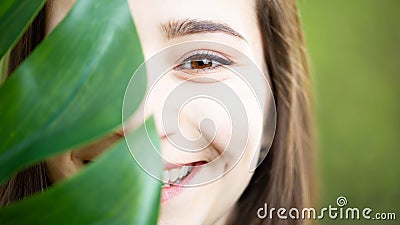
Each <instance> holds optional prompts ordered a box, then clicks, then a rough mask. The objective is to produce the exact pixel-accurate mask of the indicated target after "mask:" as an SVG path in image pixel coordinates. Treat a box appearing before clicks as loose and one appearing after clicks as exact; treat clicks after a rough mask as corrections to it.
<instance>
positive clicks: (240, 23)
mask: <svg viewBox="0 0 400 225" xmlns="http://www.w3.org/2000/svg"><path fill="white" fill-rule="evenodd" d="M129 4H130V8H131V12H132V14H133V17H134V20H135V23H136V26H137V28H138V31H139V34H140V36H141V39H142V41H143V42H144V43H143V44H145V45H146V44H147V43H146V40H149V41H150V40H151V41H152V43H151V45H152V46H153V47H154V48H158V49H160V48H163V47H166V44H167V40H166V38H165V35H164V34H163V29H162V25H163V24H168V23H170V22H171V21H176V20H186V19H193V20H207V21H215V22H217V23H221V24H224V25H227V26H229V27H230V28H232V29H233V30H234V31H236V32H238V33H239V34H240V35H242V36H243V37H244V38H245V39H246V40H248V41H249V42H255V41H257V40H254V39H255V38H257V37H258V25H257V17H256V12H255V6H254V1H252V0H218V1H215V0H202V1H194V0H166V1H160V0H129ZM208 37H210V36H208ZM196 38H197V39H207V36H206V35H202V36H200V35H197V36H196ZM208 40H209V39H208ZM172 42H173V41H172ZM169 44H171V41H170V43H169ZM154 50H155V49H154ZM151 52H152V51H151Z"/></svg>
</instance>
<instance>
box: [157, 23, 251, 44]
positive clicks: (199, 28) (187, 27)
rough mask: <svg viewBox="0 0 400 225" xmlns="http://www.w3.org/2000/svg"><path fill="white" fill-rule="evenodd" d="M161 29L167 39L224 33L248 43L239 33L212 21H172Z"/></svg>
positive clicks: (162, 25)
mask: <svg viewBox="0 0 400 225" xmlns="http://www.w3.org/2000/svg"><path fill="white" fill-rule="evenodd" d="M161 29H162V30H163V32H164V34H165V36H166V38H167V39H173V38H178V37H183V36H188V35H192V34H199V33H224V34H228V35H230V36H234V37H238V38H240V39H243V40H245V41H246V39H245V38H244V37H243V36H242V35H241V34H240V33H239V32H237V31H235V30H234V29H233V28H231V27H229V26H228V25H226V24H223V23H219V22H215V21H211V20H197V19H185V20H172V21H169V22H167V23H164V24H161Z"/></svg>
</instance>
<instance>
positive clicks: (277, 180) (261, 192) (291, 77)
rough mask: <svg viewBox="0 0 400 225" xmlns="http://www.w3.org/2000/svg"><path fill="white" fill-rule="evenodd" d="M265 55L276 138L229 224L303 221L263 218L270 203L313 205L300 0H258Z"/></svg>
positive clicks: (311, 146)
mask: <svg viewBox="0 0 400 225" xmlns="http://www.w3.org/2000/svg"><path fill="white" fill-rule="evenodd" d="M256 12H257V16H258V21H259V27H260V30H261V33H262V36H263V38H262V39H263V45H264V54H265V59H266V64H267V69H268V73H269V75H270V77H271V83H272V89H273V92H274V97H275V104H276V107H277V127H276V133H275V138H274V141H273V144H272V146H271V148H270V151H269V153H268V155H267V157H266V159H265V160H264V161H263V162H262V164H261V165H260V166H259V167H258V168H257V169H256V171H255V174H254V176H253V178H252V179H251V181H250V183H249V185H248V186H247V188H246V190H245V191H244V193H243V194H242V196H241V197H240V199H239V201H238V202H237V205H236V207H235V209H234V212H233V214H232V216H231V218H230V221H229V222H228V224H230V225H240V224H305V223H307V221H304V220H290V219H288V220H279V219H278V218H276V216H275V218H273V219H272V220H271V219H268V218H266V219H264V220H260V219H259V218H258V217H257V214H256V213H257V209H258V208H260V207H263V206H264V203H267V204H268V206H269V207H270V208H271V207H275V208H280V207H284V208H286V209H290V208H292V207H296V208H297V209H299V210H301V208H303V207H309V205H310V204H311V200H312V199H311V192H312V186H313V185H312V178H313V132H312V130H313V129H312V127H313V125H312V124H313V122H312V119H311V118H312V117H311V100H310V99H311V93H310V77H309V72H308V67H307V57H306V51H305V45H304V39H303V33H302V29H301V22H300V16H299V12H298V9H297V4H296V0H285V1H281V0H256Z"/></svg>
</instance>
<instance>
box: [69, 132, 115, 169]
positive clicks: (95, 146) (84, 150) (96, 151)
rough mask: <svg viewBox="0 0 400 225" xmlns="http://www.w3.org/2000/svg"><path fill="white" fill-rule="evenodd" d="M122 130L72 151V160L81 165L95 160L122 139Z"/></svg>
mask: <svg viewBox="0 0 400 225" xmlns="http://www.w3.org/2000/svg"><path fill="white" fill-rule="evenodd" d="M121 137H122V136H121V135H120V132H119V131H118V132H115V133H113V134H111V135H108V136H106V137H104V138H102V139H100V140H97V141H96V142H93V143H90V144H89V145H86V146H83V147H81V148H79V149H77V150H75V151H73V152H72V160H73V161H74V162H75V163H77V164H80V165H86V164H88V163H90V162H92V161H94V160H95V159H96V158H97V157H98V156H99V155H100V154H101V153H103V152H104V151H106V150H107V149H108V148H109V147H110V146H111V145H112V144H114V143H116V142H117V141H118V140H120V139H121Z"/></svg>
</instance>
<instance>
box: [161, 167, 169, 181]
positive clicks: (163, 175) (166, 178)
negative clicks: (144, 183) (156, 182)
mask: <svg viewBox="0 0 400 225" xmlns="http://www.w3.org/2000/svg"><path fill="white" fill-rule="evenodd" d="M162 180H163V181H164V182H168V181H169V173H168V170H164V171H163V174H162Z"/></svg>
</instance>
